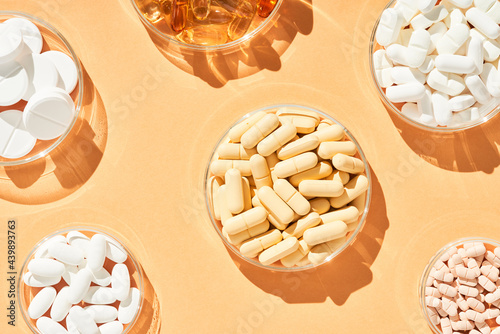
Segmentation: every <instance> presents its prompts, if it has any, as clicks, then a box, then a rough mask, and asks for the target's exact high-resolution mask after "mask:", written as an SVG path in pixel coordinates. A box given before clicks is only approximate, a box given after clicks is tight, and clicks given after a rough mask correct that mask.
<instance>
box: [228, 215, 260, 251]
mask: <svg viewBox="0 0 500 334" xmlns="http://www.w3.org/2000/svg"><path fill="white" fill-rule="evenodd" d="M267 230H269V221H268V220H267V219H266V220H265V221H264V222H263V223H261V224H258V225H256V226H254V227H251V228H249V229H248V230H244V231H242V232H240V233H236V234H233V235H229V234H227V232H226V230H225V229H224V228H222V234H223V235H224V237H225V238H226V239H227V240H228V241H229V242H230V243H231V244H233V245H239V244H241V243H242V242H243V241H245V240H248V239H250V238H253V237H255V236H257V235H259V234H262V233H264V232H266V231H267Z"/></svg>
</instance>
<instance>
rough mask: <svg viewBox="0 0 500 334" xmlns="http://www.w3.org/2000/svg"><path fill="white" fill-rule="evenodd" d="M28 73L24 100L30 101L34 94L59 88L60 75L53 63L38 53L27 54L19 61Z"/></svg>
mask: <svg viewBox="0 0 500 334" xmlns="http://www.w3.org/2000/svg"><path fill="white" fill-rule="evenodd" d="M19 64H21V65H22V66H23V67H24V69H25V70H26V72H27V73H28V89H27V90H26V93H25V94H24V96H23V100H25V101H28V100H29V99H30V98H31V97H32V96H33V94H35V93H37V92H40V91H42V90H44V89H47V88H53V87H57V82H58V80H59V75H58V74H57V69H56V67H55V66H54V64H52V62H51V61H50V60H48V59H46V58H45V57H42V55H39V54H37V53H30V54H27V55H25V56H23V57H21V58H20V59H19Z"/></svg>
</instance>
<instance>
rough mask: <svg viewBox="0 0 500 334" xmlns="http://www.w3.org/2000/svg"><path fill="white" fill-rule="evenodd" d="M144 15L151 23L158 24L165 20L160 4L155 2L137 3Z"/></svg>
mask: <svg viewBox="0 0 500 334" xmlns="http://www.w3.org/2000/svg"><path fill="white" fill-rule="evenodd" d="M137 5H138V7H139V10H140V11H141V12H142V15H144V17H145V18H146V19H147V20H148V21H149V22H151V23H156V22H158V21H160V20H161V19H162V18H163V13H162V11H161V9H160V3H159V2H158V1H154V0H140V1H139V2H138V3H137Z"/></svg>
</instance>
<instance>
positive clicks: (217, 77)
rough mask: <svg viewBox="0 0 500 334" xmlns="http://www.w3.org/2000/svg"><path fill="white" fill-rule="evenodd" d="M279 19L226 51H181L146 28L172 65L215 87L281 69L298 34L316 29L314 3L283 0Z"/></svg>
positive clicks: (305, 33)
mask: <svg viewBox="0 0 500 334" xmlns="http://www.w3.org/2000/svg"><path fill="white" fill-rule="evenodd" d="M278 14H279V18H278V19H277V21H276V22H275V23H274V24H273V26H272V27H270V29H269V30H268V31H267V32H265V33H262V32H260V33H258V34H257V35H256V36H254V37H253V38H251V39H250V40H249V41H246V42H243V43H242V44H240V45H238V46H236V47H235V48H231V49H230V50H225V51H212V50H210V51H201V50H192V49H187V48H182V47H180V46H178V45H176V44H175V43H172V42H170V41H168V40H167V39H165V38H163V37H162V36H160V35H159V34H158V32H156V31H154V30H153V29H151V28H150V27H148V26H147V25H145V27H146V30H147V31H148V34H149V36H150V37H151V39H152V41H153V42H154V44H155V45H156V47H157V48H158V50H159V51H160V52H161V54H162V55H163V56H164V57H166V58H167V59H168V60H169V61H170V62H172V63H173V64H174V65H175V66H177V67H178V68H180V69H181V70H183V71H185V72H187V73H189V74H192V75H195V76H197V77H199V78H200V79H202V80H203V81H205V82H206V83H208V84H209V85H210V86H212V87H215V88H221V87H223V86H224V85H225V84H226V83H227V82H228V81H230V80H235V79H239V78H244V77H247V76H250V75H253V74H255V73H257V72H259V71H261V70H264V69H267V70H270V71H278V70H280V69H281V60H280V57H281V56H282V55H283V53H285V51H286V50H287V49H288V47H289V46H290V44H291V43H292V41H293V40H294V38H295V36H296V35H297V33H301V34H303V35H308V34H310V33H311V31H312V28H313V11H312V0H284V1H283V4H282V5H281V7H280V9H279V13H278Z"/></svg>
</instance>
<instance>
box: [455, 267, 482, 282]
mask: <svg viewBox="0 0 500 334" xmlns="http://www.w3.org/2000/svg"><path fill="white" fill-rule="evenodd" d="M455 270H456V272H457V275H458V276H459V277H462V278H467V279H473V278H476V277H477V276H476V273H475V272H474V270H471V269H469V268H465V267H464V266H463V265H457V266H456V267H455Z"/></svg>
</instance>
